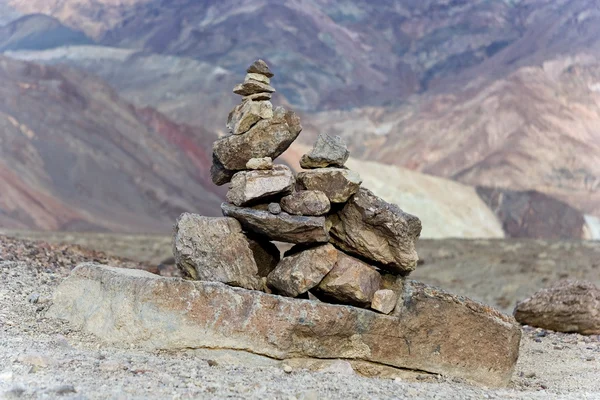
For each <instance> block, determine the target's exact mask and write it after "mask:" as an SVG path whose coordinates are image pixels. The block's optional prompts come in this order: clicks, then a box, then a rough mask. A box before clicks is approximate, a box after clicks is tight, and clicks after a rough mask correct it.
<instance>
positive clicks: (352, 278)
mask: <svg viewBox="0 0 600 400" xmlns="http://www.w3.org/2000/svg"><path fill="white" fill-rule="evenodd" d="M381 284H382V281H381V275H379V272H377V270H376V269H375V268H373V267H371V266H369V265H367V264H365V263H364V262H362V261H360V260H357V259H356V258H354V257H350V256H348V255H346V254H344V253H342V252H341V251H340V252H339V254H338V257H337V262H336V263H335V266H334V267H333V269H332V270H331V271H330V272H329V273H328V274H327V276H325V278H324V279H323V280H322V281H321V283H319V286H318V287H317V289H318V291H319V292H320V293H322V294H324V295H325V296H327V298H328V299H332V300H334V301H335V302H341V303H346V304H355V305H358V306H367V305H369V304H371V301H372V300H373V295H374V294H375V292H376V291H378V290H379V289H380V288H381Z"/></svg>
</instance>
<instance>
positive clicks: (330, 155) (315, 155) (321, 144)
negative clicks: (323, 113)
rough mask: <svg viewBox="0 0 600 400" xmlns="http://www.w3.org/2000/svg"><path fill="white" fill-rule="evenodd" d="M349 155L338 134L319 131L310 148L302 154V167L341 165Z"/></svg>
mask: <svg viewBox="0 0 600 400" xmlns="http://www.w3.org/2000/svg"><path fill="white" fill-rule="evenodd" d="M348 157H350V152H349V151H348V148H347V147H346V143H344V141H343V140H342V138H341V137H339V136H329V135H327V134H324V133H321V134H320V135H319V136H318V137H317V141H316V143H315V145H314V147H313V148H312V150H311V151H310V152H309V153H308V154H305V155H303V156H302V158H301V159H300V166H301V167H302V168H307V169H310V168H325V167H343V166H344V164H345V163H346V161H347V160H348Z"/></svg>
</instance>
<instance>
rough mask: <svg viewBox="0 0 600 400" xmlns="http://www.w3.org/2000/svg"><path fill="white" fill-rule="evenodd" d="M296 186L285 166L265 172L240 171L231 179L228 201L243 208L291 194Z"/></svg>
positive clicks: (291, 174)
mask: <svg viewBox="0 0 600 400" xmlns="http://www.w3.org/2000/svg"><path fill="white" fill-rule="evenodd" d="M295 185H296V181H295V179H294V174H293V173H292V171H291V170H290V168H289V167H287V166H285V165H276V166H274V167H273V169H270V170H264V171H258V170H256V171H240V172H238V173H236V174H235V175H233V178H231V183H230V185H229V191H228V192H227V201H229V202H231V203H233V204H235V205H236V206H242V205H246V204H248V203H251V202H256V201H257V200H260V199H265V198H269V197H273V196H274V195H278V194H280V195H282V196H283V195H285V194H287V193H291V192H292V190H293V189H294V186H295Z"/></svg>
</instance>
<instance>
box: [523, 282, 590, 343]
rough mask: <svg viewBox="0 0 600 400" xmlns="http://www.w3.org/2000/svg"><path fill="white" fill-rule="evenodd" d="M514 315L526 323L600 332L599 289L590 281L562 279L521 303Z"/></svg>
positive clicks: (583, 331) (544, 326) (588, 332)
mask: <svg viewBox="0 0 600 400" xmlns="http://www.w3.org/2000/svg"><path fill="white" fill-rule="evenodd" d="M514 315H515V318H516V319H517V321H519V322H520V323H522V324H525V325H531V326H536V327H539V328H544V329H550V330H553V331H558V332H577V333H581V334H583V335H600V289H598V287H597V286H596V285H594V284H593V283H590V282H582V281H562V282H559V283H558V284H557V285H556V286H554V287H551V288H548V289H543V290H540V291H539V292H537V293H535V294H534V295H533V296H531V297H530V298H528V299H526V300H523V301H522V302H520V303H518V304H517V306H516V308H515V311H514Z"/></svg>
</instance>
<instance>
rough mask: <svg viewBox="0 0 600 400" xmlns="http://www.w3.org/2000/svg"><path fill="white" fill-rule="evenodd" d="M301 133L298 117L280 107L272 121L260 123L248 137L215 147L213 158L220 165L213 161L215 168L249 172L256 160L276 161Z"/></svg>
mask: <svg viewBox="0 0 600 400" xmlns="http://www.w3.org/2000/svg"><path fill="white" fill-rule="evenodd" d="M301 131H302V126H300V119H299V118H298V117H297V116H296V114H295V113H294V112H292V111H287V112H286V111H285V109H283V108H282V107H277V108H276V109H275V111H274V115H273V118H272V119H270V120H266V119H263V120H261V121H259V122H258V123H256V125H254V126H253V127H252V128H251V129H250V130H249V131H248V132H246V133H245V134H243V135H230V136H227V137H224V138H222V139H219V140H217V141H216V142H215V143H214V144H213V154H214V158H215V159H216V161H218V163H216V162H215V161H213V164H218V166H219V168H222V169H223V170H231V171H235V170H238V171H239V170H245V169H246V164H247V163H248V161H250V159H252V158H263V157H271V159H272V160H275V159H276V158H277V157H279V155H281V153H283V152H284V151H285V150H287V148H288V147H289V146H290V145H291V144H292V142H293V141H294V140H296V138H297V137H298V135H299V134H300V132H301ZM221 175H223V174H221ZM213 182H214V179H213ZM220 182H221V181H220Z"/></svg>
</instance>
